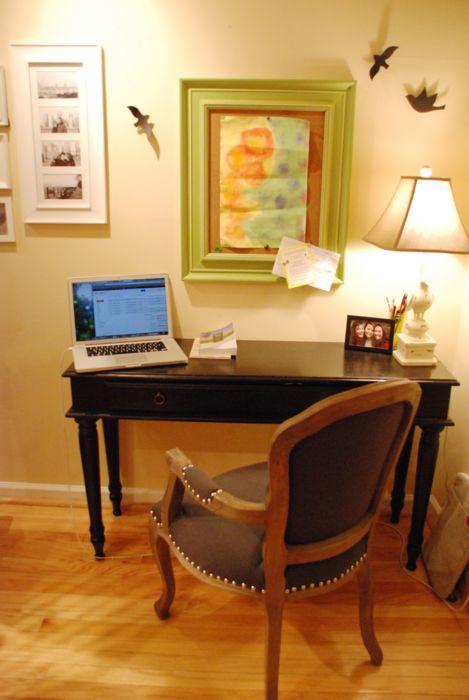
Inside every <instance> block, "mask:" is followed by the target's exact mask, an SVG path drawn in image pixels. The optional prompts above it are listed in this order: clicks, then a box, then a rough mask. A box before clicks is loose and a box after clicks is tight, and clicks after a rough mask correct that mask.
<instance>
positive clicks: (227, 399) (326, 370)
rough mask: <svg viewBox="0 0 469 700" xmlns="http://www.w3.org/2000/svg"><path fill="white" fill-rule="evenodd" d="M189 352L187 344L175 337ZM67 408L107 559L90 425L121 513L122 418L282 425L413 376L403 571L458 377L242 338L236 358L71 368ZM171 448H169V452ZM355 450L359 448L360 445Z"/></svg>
mask: <svg viewBox="0 0 469 700" xmlns="http://www.w3.org/2000/svg"><path fill="white" fill-rule="evenodd" d="M180 343H181V345H182V347H183V348H184V350H185V351H186V353H187V355H189V352H190V348H191V345H192V341H191V340H181V341H180ZM63 376H64V377H67V378H68V379H70V383H71V391H72V406H71V408H70V410H69V411H68V412H67V416H68V417H70V418H74V419H75V421H76V422H77V423H78V430H79V442H80V452H81V459H82V466H83V475H84V481H85V488H86V497H87V501H88V510H89V514H90V533H91V542H92V544H93V546H94V548H95V552H96V556H104V549H103V547H104V527H103V522H102V516H101V493H100V476H99V456H98V439H97V430H96V423H97V421H98V420H99V419H101V420H102V424H103V431H104V440H105V446H106V457H107V463H108V471H109V495H110V499H111V502H112V504H113V512H114V514H115V515H119V514H120V512H121V511H120V503H121V498H122V487H121V483H120V475H119V440H118V425H119V420H123V419H137V420H162V421H166V420H177V421H217V422H226V423H280V422H281V421H283V420H284V419H285V418H289V417H290V416H292V415H294V414H295V413H298V412H299V411H301V410H303V409H304V408H306V407H307V406H309V405H310V404H311V403H314V402H315V401H318V400H320V399H322V398H324V397H326V396H330V395H332V394H336V393H338V392H340V391H344V390H346V389H351V388H353V387H356V386H361V385H363V384H367V383H369V382H374V381H379V380H383V379H389V378H401V377H407V378H409V379H413V380H415V381H417V382H418V383H419V384H420V386H421V387H422V390H423V394H422V400H421V402H420V406H419V410H418V412H417V417H416V420H415V424H416V425H418V426H419V427H420V428H421V429H422V433H421V438H420V443H419V450H418V460H417V473H416V481H415V487H414V502H413V511H412V522H411V529H410V533H409V538H408V545H407V554H408V560H407V568H409V569H415V566H416V561H417V558H418V556H419V554H420V551H421V546H422V540H423V527H424V522H425V516H426V512H427V507H428V501H429V498H430V493H431V488H432V482H433V474H434V471H435V465H436V459H437V456H438V445H439V435H440V432H441V431H442V430H443V428H444V427H445V426H448V425H453V423H452V421H451V420H450V419H449V417H448V407H449V401H450V394H451V387H453V386H457V385H458V384H459V382H458V381H457V380H456V379H455V378H454V377H453V376H452V375H451V374H450V373H449V372H448V370H447V369H446V368H445V367H444V365H442V364H441V363H440V362H439V363H438V365H437V366H436V367H403V366H401V365H399V364H398V363H397V362H396V361H395V360H394V359H393V358H392V356H390V355H382V354H375V353H364V352H353V351H350V350H348V351H345V350H344V347H343V345H342V344H341V343H305V342H275V341H250V340H245V341H238V355H237V357H236V359H233V360H206V359H204V360H190V361H189V364H188V365H178V366H173V367H158V368H156V367H152V368H145V369H132V370H120V371H109V372H100V373H92V374H83V373H80V374H79V373H77V372H75V371H74V369H73V367H70V368H69V369H68V370H67V371H66V372H65V373H64V375H63ZM412 438H413V431H412V433H411V435H410V436H409V439H408V440H407V443H406V446H405V448H404V451H403V454H402V457H401V459H400V462H399V464H398V467H397V470H396V475H395V480H394V487H393V491H392V497H391V520H392V521H393V522H398V521H399V515H400V512H401V510H402V507H403V504H404V495H405V483H406V478H407V469H408V462H409V457H410V450H411V446H412ZM170 447H173V445H168V448H170ZM358 448H359V446H358Z"/></svg>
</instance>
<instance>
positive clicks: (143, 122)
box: [127, 105, 155, 138]
mask: <svg viewBox="0 0 469 700" xmlns="http://www.w3.org/2000/svg"><path fill="white" fill-rule="evenodd" d="M127 109H130V111H131V112H132V114H133V115H134V117H135V119H136V120H137V121H136V122H135V124H134V126H136V127H137V129H138V132H139V133H140V134H142V133H144V134H146V136H147V138H150V136H151V135H152V133H153V127H154V126H155V125H154V124H151V123H150V122H149V121H148V120H149V119H150V115H149V114H142V113H141V111H140V110H139V109H138V108H137V107H132V106H130V105H129V106H128V107H127Z"/></svg>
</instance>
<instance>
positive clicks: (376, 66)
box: [370, 46, 399, 80]
mask: <svg viewBox="0 0 469 700" xmlns="http://www.w3.org/2000/svg"><path fill="white" fill-rule="evenodd" d="M398 48H399V47H398V46H388V48H387V49H385V50H384V51H383V53H381V54H374V55H373V58H374V59H375V62H374V63H373V65H372V66H371V68H370V78H371V80H373V78H374V77H375V75H377V73H378V72H379V70H380V68H386V69H388V68H389V63H386V61H387V59H388V58H390V57H391V56H392V55H393V53H394V51H395V50H396V49H398Z"/></svg>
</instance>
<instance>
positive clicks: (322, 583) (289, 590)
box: [150, 465, 367, 595]
mask: <svg viewBox="0 0 469 700" xmlns="http://www.w3.org/2000/svg"><path fill="white" fill-rule="evenodd" d="M187 466H193V465H187ZM220 490H221V489H220ZM150 515H152V517H153V520H154V521H155V522H156V526H157V527H163V524H162V523H161V522H160V521H159V520H158V518H157V516H156V515H155V513H154V512H153V510H150ZM169 539H170V540H171V542H172V543H173V545H174V546H175V548H176V550H177V551H178V552H179V553H180V555H181V556H182V557H183V559H185V560H186V561H187V562H188V563H189V564H190V565H191V566H192V567H194V568H195V569H196V570H197V571H199V572H201V573H202V574H204V576H208V577H209V578H215V579H216V580H217V581H223V583H229V584H230V585H231V586H239V587H240V588H243V589H249V590H251V591H254V592H257V593H259V592H260V593H261V594H262V595H265V589H264V588H262V589H261V590H260V591H258V589H257V588H256V587H255V586H248V585H247V583H244V582H243V583H238V582H237V581H229V580H228V579H227V578H224V579H222V578H221V576H217V575H215V574H212V573H211V572H209V573H207V571H206V570H205V569H201V568H200V566H198V565H197V564H194V562H193V561H189V557H187V556H186V555H185V554H184V552H182V551H181V548H180V547H179V545H177V544H176V542H175V541H174V539H173V536H172V535H171V534H169ZM366 556H367V553H366V552H365V553H364V554H363V555H362V556H361V557H360V559H358V560H357V561H356V562H355V564H351V565H350V567H349V568H348V569H346V570H345V572H342V573H341V574H340V575H339V576H338V577H337V576H334V578H333V579H327V580H326V581H318V583H310V584H309V586H307V585H306V584H303V585H302V586H301V589H300V590H302V591H305V590H307V589H308V588H316V587H317V588H322V587H323V586H330V585H331V584H332V583H337V582H338V581H339V580H340V579H343V578H344V577H345V576H347V575H348V574H350V573H351V572H352V571H353V570H354V569H355V568H356V567H357V566H359V565H360V564H361V563H362V562H363V561H364V560H365V558H366ZM297 592H298V588H296V586H293V587H292V588H286V589H285V593H286V594H287V595H289V594H291V593H297Z"/></svg>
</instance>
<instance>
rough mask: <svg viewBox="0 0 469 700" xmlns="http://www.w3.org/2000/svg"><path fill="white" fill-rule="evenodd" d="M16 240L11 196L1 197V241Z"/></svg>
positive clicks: (10, 241) (11, 241)
mask: <svg viewBox="0 0 469 700" xmlns="http://www.w3.org/2000/svg"><path fill="white" fill-rule="evenodd" d="M14 241H15V230H14V227H13V210H12V206H11V197H0V243H13V242H14Z"/></svg>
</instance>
